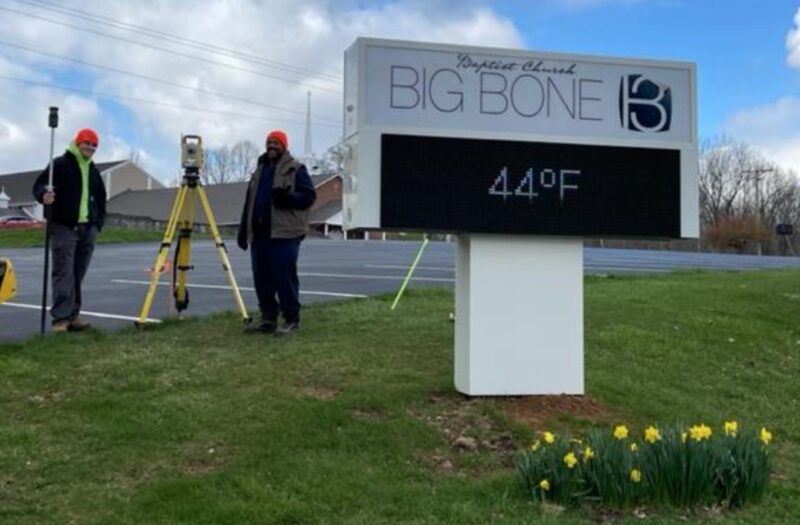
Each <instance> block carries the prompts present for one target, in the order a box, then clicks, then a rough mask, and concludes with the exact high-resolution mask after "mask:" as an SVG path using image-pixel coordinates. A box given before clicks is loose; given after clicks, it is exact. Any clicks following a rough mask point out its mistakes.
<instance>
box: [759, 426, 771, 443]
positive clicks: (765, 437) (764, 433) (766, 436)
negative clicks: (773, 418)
mask: <svg viewBox="0 0 800 525" xmlns="http://www.w3.org/2000/svg"><path fill="white" fill-rule="evenodd" d="M758 439H760V440H761V441H762V442H763V443H764V444H765V445H769V442H770V441H772V432H770V431H769V430H767V427H761V432H760V433H759V434H758Z"/></svg>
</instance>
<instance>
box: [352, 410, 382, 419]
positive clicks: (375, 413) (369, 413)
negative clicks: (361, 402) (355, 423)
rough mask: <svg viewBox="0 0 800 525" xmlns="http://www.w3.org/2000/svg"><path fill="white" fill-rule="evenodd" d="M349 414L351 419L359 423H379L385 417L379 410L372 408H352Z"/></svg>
mask: <svg viewBox="0 0 800 525" xmlns="http://www.w3.org/2000/svg"><path fill="white" fill-rule="evenodd" d="M351 414H352V415H353V419H360V420H361V421H381V420H382V419H384V417H385V416H384V415H383V413H382V412H381V411H380V410H376V409H374V408H354V409H353V410H352V412H351Z"/></svg>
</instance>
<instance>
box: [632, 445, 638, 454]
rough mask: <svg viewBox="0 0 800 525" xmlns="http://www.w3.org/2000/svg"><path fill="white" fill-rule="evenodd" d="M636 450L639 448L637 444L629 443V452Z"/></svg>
mask: <svg viewBox="0 0 800 525" xmlns="http://www.w3.org/2000/svg"><path fill="white" fill-rule="evenodd" d="M637 450H639V445H637V444H636V443H631V452H636V451H637Z"/></svg>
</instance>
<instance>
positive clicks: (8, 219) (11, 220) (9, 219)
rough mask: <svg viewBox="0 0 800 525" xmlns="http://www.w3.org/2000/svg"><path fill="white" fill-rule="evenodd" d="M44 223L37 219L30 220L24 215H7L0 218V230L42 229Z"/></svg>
mask: <svg viewBox="0 0 800 525" xmlns="http://www.w3.org/2000/svg"><path fill="white" fill-rule="evenodd" d="M44 224H45V222H44V221H43V220H39V219H31V218H30V217H26V216H25V215H7V216H5V217H0V228H2V229H11V228H43V227H44Z"/></svg>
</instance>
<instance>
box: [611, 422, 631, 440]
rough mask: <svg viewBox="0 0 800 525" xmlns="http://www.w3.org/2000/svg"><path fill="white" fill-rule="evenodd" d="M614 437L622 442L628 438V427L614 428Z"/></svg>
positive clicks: (618, 426) (619, 426)
mask: <svg viewBox="0 0 800 525" xmlns="http://www.w3.org/2000/svg"><path fill="white" fill-rule="evenodd" d="M614 437H615V438H617V439H619V440H623V439H625V438H626V437H628V427H626V426H625V425H617V426H616V427H614Z"/></svg>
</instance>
